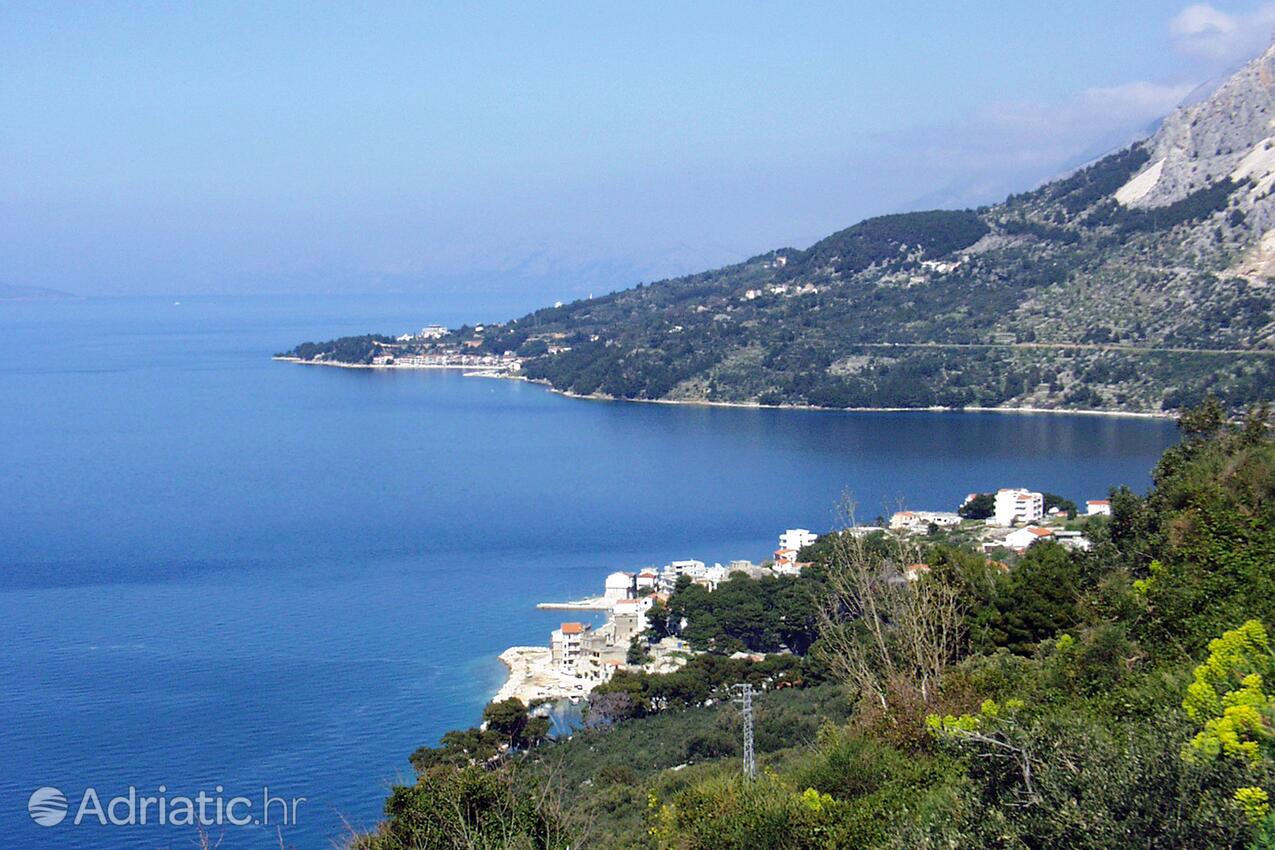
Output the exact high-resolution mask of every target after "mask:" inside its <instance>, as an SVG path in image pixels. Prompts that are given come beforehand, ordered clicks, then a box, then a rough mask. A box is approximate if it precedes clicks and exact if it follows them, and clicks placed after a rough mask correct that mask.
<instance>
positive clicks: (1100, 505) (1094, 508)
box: [1085, 499, 1111, 516]
mask: <svg viewBox="0 0 1275 850" xmlns="http://www.w3.org/2000/svg"><path fill="white" fill-rule="evenodd" d="M1085 515H1086V516H1111V500H1109V499H1090V500H1089V501H1087V502H1085Z"/></svg>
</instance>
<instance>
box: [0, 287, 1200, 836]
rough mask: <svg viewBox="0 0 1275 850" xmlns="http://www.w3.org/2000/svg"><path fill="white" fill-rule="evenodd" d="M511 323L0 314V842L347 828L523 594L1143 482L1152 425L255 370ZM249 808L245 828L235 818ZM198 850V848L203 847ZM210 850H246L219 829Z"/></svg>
mask: <svg viewBox="0 0 1275 850" xmlns="http://www.w3.org/2000/svg"><path fill="white" fill-rule="evenodd" d="M528 306H531V305H530V304H521V303H514V302H512V301H511V302H509V303H491V304H485V305H477V306H475V305H472V304H471V305H469V307H466V306H465V305H462V304H458V303H456V302H455V301H454V300H453V301H452V302H450V303H449V302H447V301H444V300H440V299H431V298H426V297H421V296H414V297H409V296H375V297H368V298H361V299H360V298H347V297H340V298H338V297H311V298H304V297H255V298H198V299H182V301H181V303H180V304H177V303H174V300H173V299H153V298H151V299H141V298H137V299H87V300H77V301H58V302H26V303H4V302H0V683H3V684H2V686H0V738H2V740H0V752H2V753H3V755H0V846H4V847H35V848H39V847H51V848H53V847H56V848H68V847H170V846H171V847H191V846H193V844H192V842H193V840H194V839H195V835H194V832H193V830H190V829H169V830H165V829H161V828H158V827H155V826H146V827H140V826H139V827H105V828H103V827H100V826H96V825H92V826H90V825H84V824H82V825H80V826H78V827H77V826H73V825H72V824H71V823H70V820H69V819H68V820H67V821H66V822H63V823H61V824H59V825H58V826H54V827H49V828H44V827H40V826H37V825H35V824H34V823H33V822H32V820H31V818H30V817H28V814H27V800H28V797H29V795H30V794H31V792H32V791H33V790H34V789H36V788H37V787H40V786H45V785H49V786H56V787H59V788H61V789H62V790H63V791H65V792H66V794H67V796H68V798H70V800H71V804H72V806H73V807H74V806H75V805H77V804H78V802H79V800H80V797H81V795H82V793H83V792H84V790H85V789H86V788H88V787H92V788H94V789H95V790H96V791H97V792H98V794H99V795H100V796H101V798H102V799H103V801H104V802H105V799H106V798H107V797H109V796H114V795H117V794H121V793H125V792H126V791H127V788H128V786H129V785H134V786H136V787H137V788H138V790H139V793H150V794H153V793H155V789H156V787H157V786H159V785H161V784H163V785H165V786H166V787H167V789H168V794H169V795H176V794H192V795H193V794H194V793H196V792H197V791H199V790H200V789H201V788H202V789H204V790H206V791H208V792H209V793H210V794H211V793H212V792H213V789H214V788H215V786H217V785H221V786H222V787H223V788H224V789H225V795H226V796H233V795H235V794H245V795H248V796H253V797H255V798H259V797H260V791H261V788H262V786H269V788H270V790H271V793H272V794H274V795H276V796H283V797H289V798H291V797H305V798H307V801H306V802H305V803H304V804H302V805H301V807H300V809H299V824H298V825H297V826H296V827H292V828H289V829H288V830H286V831H285V839H286V840H287V842H288V843H289V844H290V845H295V846H297V847H302V848H310V847H326V846H329V842H330V840H332V839H339V838H340V836H341V834H342V829H343V827H342V822H343V820H345V821H348V822H349V823H350V824H352V825H354V826H356V827H369V826H371V825H372V824H374V823H375V821H376V819H377V817H378V815H379V813H380V807H381V802H382V799H383V796H384V791H385V789H386V786H387V783H389V782H391V781H393V780H394V779H395V778H396V777H402V776H405V775H406V774H407V773H408V771H409V767H408V763H407V756H408V754H409V753H410V752H411V751H412V750H413V749H415V748H416V747H418V746H420V745H422V744H432V743H434V742H435V741H436V740H437V738H438V736H439V735H440V734H441V733H442V732H443V731H445V730H447V729H449V728H455V727H460V726H466V725H470V724H472V723H473V722H474V721H475V720H476V718H477V716H478V714H479V712H480V710H481V707H482V704H483V703H484V701H485V700H486V699H487V698H489V697H490V695H491V694H492V693H493V692H494V691H495V690H496V688H497V687H498V686H499V684H500V682H501V681H502V679H503V668H502V667H501V665H500V663H499V662H498V661H497V660H496V655H497V654H498V653H499V652H500V651H501V650H502V649H503V648H505V647H506V646H510V645H513V644H526V643H543V642H545V641H546V640H547V637H548V632H549V630H550V629H551V628H552V627H553V626H554V624H555V623H556V621H557V620H558V619H559V617H556V616H555V615H553V614H545V613H538V612H536V611H535V610H534V608H533V605H534V603H535V602H536V601H540V600H549V599H563V598H574V597H578V596H582V595H587V594H592V593H595V592H596V591H598V590H599V589H600V584H601V580H602V577H603V576H604V574H605V573H606V572H608V571H610V570H613V569H618V568H634V567H638V566H642V565H648V564H662V563H665V562H667V561H668V560H670V559H674V558H690V557H695V558H701V559H704V560H707V561H710V562H711V561H714V560H720V561H725V560H727V559H731V558H751V559H753V560H760V559H761V558H763V557H764V556H766V555H767V553H768V552H770V551H772V550H773V549H774V547H775V544H776V539H775V538H776V535H777V534H778V533H779V532H780V531H782V530H783V529H784V528H785V527H791V526H804V527H808V528H812V529H820V530H822V529H826V528H828V527H830V526H831V525H832V524H833V523H834V521H835V513H836V504H837V502H838V501H839V499H840V497H841V495H842V494H843V492H847V491H848V492H850V493H852V494H853V496H854V497H855V498H856V499H857V500H858V502H859V503H860V505H861V507H860V514H861V516H866V517H868V518H870V517H872V516H874V515H876V514H877V513H888V512H889V511H890V510H893V509H894V507H895V506H896V503H897V501H898V500H900V499H902V500H905V501H906V503H907V504H908V505H909V506H911V507H919V508H935V509H954V508H955V506H956V504H957V503H958V502H959V500H960V499H961V497H963V496H964V494H965V493H967V492H969V491H972V490H986V489H990V488H995V487H998V486H1010V485H1014V486H1017V485H1024V486H1030V487H1033V488H1038V489H1047V490H1051V491H1055V492H1058V493H1061V494H1064V495H1067V496H1070V497H1072V498H1074V499H1076V500H1083V499H1085V498H1098V497H1101V496H1103V495H1104V494H1105V493H1106V491H1107V488H1108V486H1109V485H1112V484H1118V483H1128V484H1131V485H1133V486H1135V487H1137V488H1139V489H1144V488H1145V487H1146V486H1147V484H1148V481H1149V475H1148V473H1149V470H1150V467H1151V465H1152V463H1153V462H1154V460H1155V458H1156V457H1157V456H1158V455H1159V453H1160V452H1161V451H1162V450H1163V449H1164V448H1165V447H1166V446H1167V445H1169V444H1170V443H1171V442H1172V441H1173V440H1174V439H1175V436H1176V435H1175V429H1174V426H1173V425H1172V424H1171V423H1168V422H1161V421H1140V420H1130V419H1112V418H1101V417H1080V416H1077V417H1063V416H1043V415H1041V416H1013V415H1001V414H932V413H916V414H837V413H813V412H796V411H786V412H785V411H763V410H734V409H729V410H728V409H712V408H694V407H673V406H665V405H638V404H612V403H601V402H588V401H576V400H570V399H566V398H562V397H559V396H556V395H553V394H551V393H549V392H546V391H545V390H543V389H542V388H540V387H536V386H532V385H527V384H522V383H516V382H508V381H497V380H485V379H475V378H468V379H467V378H463V377H461V376H460V375H459V374H456V373H444V372H398V373H378V372H373V371H367V370H342V369H323V368H314V367H302V366H295V365H291V364H286V363H276V362H272V361H271V360H270V359H269V355H270V354H272V353H273V352H275V351H279V350H283V349H286V348H289V347H291V346H292V345H293V344H295V343H296V342H299V341H302V340H307V339H316V340H317V339H326V338H329V337H332V336H335V335H339V334H348V333H359V332H364V331H369V330H377V331H396V332H397V331H402V330H408V329H414V328H419V327H420V326H422V325H424V324H426V323H430V322H435V321H441V322H445V323H459V322H460V321H463V320H470V321H474V320H478V321H482V320H492V319H500V318H504V317H506V316H508V315H514V314H516V313H518V312H519V311H520V310H521V309H522V308H525V307H528ZM255 805H257V806H259V805H260V803H259V802H257V803H256V804H255ZM214 832H216V831H214ZM221 846H222V847H223V848H238V847H275V846H277V841H276V838H275V836H274V834H273V831H272V830H265V829H260V828H257V829H254V828H251V827H244V828H228V829H226V830H225V834H224V840H223V843H222V845H221Z"/></svg>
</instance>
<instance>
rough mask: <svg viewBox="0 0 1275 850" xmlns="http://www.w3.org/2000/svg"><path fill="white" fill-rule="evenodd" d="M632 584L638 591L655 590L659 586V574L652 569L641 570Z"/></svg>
mask: <svg viewBox="0 0 1275 850" xmlns="http://www.w3.org/2000/svg"><path fill="white" fill-rule="evenodd" d="M634 584H635V585H636V587H637V589H638V590H639V591H641V590H647V589H650V590H655V589H656V588H657V587H659V584H660V574H659V573H657V572H656V571H655V570H654V569H645V570H642V572H640V573H638V574H637V577H636V578H635V579H634Z"/></svg>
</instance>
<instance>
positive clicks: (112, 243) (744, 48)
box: [0, 0, 1275, 298]
mask: <svg viewBox="0 0 1275 850" xmlns="http://www.w3.org/2000/svg"><path fill="white" fill-rule="evenodd" d="M1273 25H1275V3H1269V4H1256V5H1255V4H1253V3H1252V2H1248V3H1218V4H1216V5H1191V6H1187V5H1185V4H1183V3H1181V2H1163V0H1100V1H1099V2H1089V3H1081V2H1062V1H1061V0H1060V2H1052V3H1044V2H1021V0H1015V2H1003V3H993V2H968V3H938V2H925V3H923V2H907V1H906V0H904V2H900V0H893V2H879V3H860V2H847V0H841V2H830V3H820V2H802V3H791V4H784V3H779V2H774V0H771V2H765V3H744V2H722V3H688V2H684V1H683V2H677V3H667V4H665V3H654V2H642V3H627V4H612V3H598V2H582V3H578V4H541V3H526V2H518V3H508V4H497V3H476V2H463V3H462V2H456V3H451V4H427V3H423V2H415V3H403V4H391V3H380V4H378V3H369V4H366V5H363V4H350V3H340V4H335V3H334V4H332V5H330V6H324V5H321V4H320V3H317V2H304V3H296V4H294V5H286V4H281V3H270V4H265V3H251V4H250V3H244V4H233V3H227V2H213V3H199V4H196V3H155V4H145V3H136V4H126V3H121V2H109V3H107V2H104V3H89V2H69V3H57V2H48V0H41V1H40V2H32V3H22V2H15V0H8V2H5V3H3V4H0V116H2V117H0V282H5V283H10V284H19V285H34V286H50V287H56V288H60V289H67V290H71V291H75V292H80V293H86V294H87V293H191V292H256V291H341V292H360V291H378V290H391V289H392V290H417V289H428V288H430V287H452V288H455V287H456V286H465V285H469V286H474V287H478V288H481V287H493V286H501V285H504V286H509V287H534V288H536V289H537V291H542V292H543V293H544V294H545V297H546V298H557V297H565V296H570V295H576V294H580V293H583V292H586V291H588V290H596V291H604V290H607V289H612V288H615V287H617V286H624V285H629V284H631V283H635V282H637V281H638V280H640V279H648V280H649V279H651V278H653V277H658V276H664V275H667V274H673V273H678V272H685V271H695V270H699V269H701V268H704V267H707V266H713V265H719V264H721V263H723V262H727V261H731V260H736V259H742V258H744V257H746V256H749V255H752V254H754V253H759V252H761V251H764V250H768V249H770V248H773V247H779V246H784V245H792V246H795V247H805V246H806V245H808V244H809V243H810V242H812V241H814V240H815V239H817V238H819V237H821V236H823V235H826V234H827V233H829V232H831V231H833V230H836V229H838V228H840V227H844V226H846V225H849V224H851V223H853V222H854V221H856V220H858V219H860V218H862V217H864V216H867V215H873V214H877V213H883V212H891V211H897V210H901V209H911V208H917V207H919V206H925V205H958V204H962V205H963V204H969V203H979V202H985V201H989V200H998V199H1000V198H1002V197H1003V196H1004V195H1005V194H1006V192H1008V191H1010V190H1015V189H1021V188H1025V187H1026V186H1029V185H1030V184H1032V183H1034V182H1038V181H1039V180H1041V179H1043V178H1045V177H1048V176H1051V175H1053V174H1056V173H1058V172H1059V171H1060V170H1062V169H1065V168H1067V167H1069V166H1071V165H1074V164H1076V163H1078V162H1080V161H1082V160H1083V159H1086V158H1089V157H1091V156H1093V155H1096V154H1099V153H1102V152H1104V151H1105V150H1108V149H1111V148H1113V147H1115V146H1117V145H1118V144H1120V143H1123V142H1125V141H1128V140H1129V139H1131V138H1132V137H1133V136H1134V135H1135V134H1137V133H1138V132H1139V131H1140V130H1143V129H1145V128H1146V127H1147V126H1148V125H1149V124H1150V122H1152V121H1153V120H1154V119H1155V118H1156V117H1157V116H1159V115H1161V114H1163V113H1165V112H1167V111H1168V110H1169V109H1170V108H1171V107H1172V106H1173V105H1174V104H1175V103H1176V102H1177V101H1178V100H1179V99H1180V98H1181V97H1182V96H1183V95H1185V94H1186V93H1187V92H1189V91H1190V90H1191V89H1192V88H1193V87H1194V86H1195V85H1196V84H1198V83H1200V82H1201V81H1204V80H1207V79H1209V78H1210V77H1214V76H1216V75H1217V74H1219V73H1221V72H1222V71H1224V70H1226V69H1228V68H1230V67H1232V66H1234V65H1235V64H1236V63H1238V62H1239V61H1241V60H1242V59H1244V58H1246V57H1247V56H1249V55H1252V54H1254V53H1256V52H1257V51H1259V50H1260V49H1261V48H1262V47H1263V46H1264V45H1265V44H1266V43H1267V42H1268V41H1269V37H1270V33H1271V30H1272V26H1273Z"/></svg>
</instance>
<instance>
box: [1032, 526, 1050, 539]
mask: <svg viewBox="0 0 1275 850" xmlns="http://www.w3.org/2000/svg"><path fill="white" fill-rule="evenodd" d="M1027 530H1028V531H1030V532H1031V533H1032V534H1034V535H1036V536H1037V537H1053V536H1054V533H1053V532H1052V531H1050V530H1049V529H1048V528H1035V527H1033V528H1029V529H1027Z"/></svg>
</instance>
